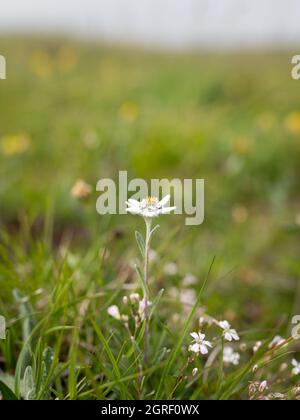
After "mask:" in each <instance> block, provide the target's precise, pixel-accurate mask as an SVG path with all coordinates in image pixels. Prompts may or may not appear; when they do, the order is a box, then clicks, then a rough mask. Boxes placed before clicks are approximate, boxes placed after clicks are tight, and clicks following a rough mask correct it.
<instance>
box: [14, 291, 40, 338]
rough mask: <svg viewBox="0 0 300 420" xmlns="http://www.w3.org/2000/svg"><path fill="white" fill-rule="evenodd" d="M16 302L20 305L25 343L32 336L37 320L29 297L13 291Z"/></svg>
mask: <svg viewBox="0 0 300 420" xmlns="http://www.w3.org/2000/svg"><path fill="white" fill-rule="evenodd" d="M13 296H14V298H15V301H16V302H17V303H18V304H19V314H20V317H21V319H22V331H23V341H26V340H27V339H28V337H29V336H30V334H31V332H32V330H33V328H34V324H35V320H34V317H33V310H32V307H31V305H30V304H29V302H28V301H27V297H26V296H25V295H23V294H22V293H21V292H20V291H19V290H18V289H14V290H13Z"/></svg>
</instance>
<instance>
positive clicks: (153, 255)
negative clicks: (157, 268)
mask: <svg viewBox="0 0 300 420" xmlns="http://www.w3.org/2000/svg"><path fill="white" fill-rule="evenodd" d="M157 260H158V254H157V252H156V251H154V249H149V261H150V262H155V261H157Z"/></svg>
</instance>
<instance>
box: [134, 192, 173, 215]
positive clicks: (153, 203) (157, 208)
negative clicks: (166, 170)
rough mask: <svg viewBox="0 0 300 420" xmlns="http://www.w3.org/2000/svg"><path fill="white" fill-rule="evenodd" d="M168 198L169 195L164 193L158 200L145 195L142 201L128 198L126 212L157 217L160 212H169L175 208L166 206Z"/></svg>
mask: <svg viewBox="0 0 300 420" xmlns="http://www.w3.org/2000/svg"><path fill="white" fill-rule="evenodd" d="M169 200H170V195H166V196H165V197H164V198H163V199H162V200H160V201H159V200H158V198H156V197H147V198H144V199H143V200H142V201H137V200H134V199H132V198H130V199H129V200H128V201H127V202H126V204H127V205H128V208H127V209H126V211H127V212H129V213H131V214H137V215H139V216H142V217H144V218H145V219H148V218H153V217H158V216H160V215H162V214H169V213H171V211H173V210H175V209H176V207H166V204H167V203H168V202H169Z"/></svg>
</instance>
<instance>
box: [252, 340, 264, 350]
mask: <svg viewBox="0 0 300 420" xmlns="http://www.w3.org/2000/svg"><path fill="white" fill-rule="evenodd" d="M261 346H262V342H261V341H257V342H256V343H255V344H254V346H253V353H257V352H258V350H259V349H260V348H261Z"/></svg>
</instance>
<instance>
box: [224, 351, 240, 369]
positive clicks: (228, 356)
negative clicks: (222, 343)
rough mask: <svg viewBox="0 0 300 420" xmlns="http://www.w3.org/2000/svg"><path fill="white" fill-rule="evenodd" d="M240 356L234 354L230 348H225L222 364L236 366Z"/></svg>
mask: <svg viewBox="0 0 300 420" xmlns="http://www.w3.org/2000/svg"><path fill="white" fill-rule="evenodd" d="M240 358H241V356H240V355H239V353H235V352H234V350H233V348H232V347H225V348H224V353H223V360H224V363H228V364H232V365H234V366H237V365H238V364H239V363H240Z"/></svg>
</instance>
